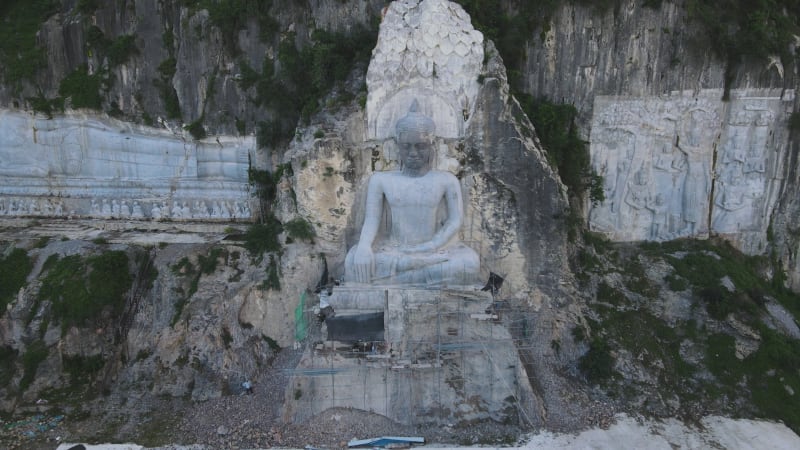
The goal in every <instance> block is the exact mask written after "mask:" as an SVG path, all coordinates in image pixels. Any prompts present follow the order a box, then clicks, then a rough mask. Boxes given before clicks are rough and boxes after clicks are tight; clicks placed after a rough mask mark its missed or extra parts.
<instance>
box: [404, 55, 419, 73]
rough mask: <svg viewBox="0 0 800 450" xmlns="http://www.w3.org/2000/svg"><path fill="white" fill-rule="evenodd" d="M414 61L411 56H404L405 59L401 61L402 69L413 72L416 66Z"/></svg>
mask: <svg viewBox="0 0 800 450" xmlns="http://www.w3.org/2000/svg"><path fill="white" fill-rule="evenodd" d="M415 59H416V58H414V57H413V56H411V55H406V58H405V59H404V60H403V68H404V69H405V70H406V71H408V72H411V71H412V70H414V66H415V65H416V63H415V61H414V60H415Z"/></svg>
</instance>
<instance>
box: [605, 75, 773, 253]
mask: <svg viewBox="0 0 800 450" xmlns="http://www.w3.org/2000/svg"><path fill="white" fill-rule="evenodd" d="M736 94H738V95H736ZM785 108H786V107H785V106H784V105H782V101H781V99H780V97H778V96H775V97H759V98H748V97H745V96H744V95H743V94H742V93H734V99H733V100H732V101H731V102H730V104H729V106H728V108H727V114H726V115H725V118H723V117H721V114H722V111H723V110H724V109H723V105H722V103H721V101H720V100H719V94H718V92H717V91H712V92H709V93H700V95H696V96H695V95H692V96H689V95H682V94H680V93H677V94H673V95H671V96H668V97H660V98H618V97H598V98H597V99H596V101H595V112H594V117H593V123H592V131H591V147H590V152H591V157H592V166H593V168H594V170H595V171H596V172H597V173H598V174H600V175H602V176H603V177H604V181H605V184H604V192H605V195H606V200H605V201H604V202H603V203H601V204H598V205H590V212H589V222H590V227H591V228H592V229H593V230H595V231H598V232H603V233H605V234H607V235H608V236H609V237H610V238H611V239H614V240H620V241H626V240H668V239H674V238H677V237H683V236H704V235H707V234H708V233H709V232H711V233H721V234H730V233H741V232H751V231H752V232H760V233H763V232H764V230H765V229H766V225H767V219H766V218H768V217H769V213H770V212H771V208H772V206H773V204H774V199H773V200H772V201H767V200H768V199H766V198H765V197H764V196H765V192H768V191H771V189H770V183H771V182H772V180H773V179H774V177H775V174H774V173H773V172H774V170H775V169H774V166H775V162H774V159H772V158H774V157H775V156H774V155H775V154H776V152H775V151H774V150H775V146H776V145H777V144H776V142H775V133H774V130H775V127H776V126H780V125H779V123H780V122H781V121H779V120H777V117H778V116H779V115H782V114H785ZM715 149H716V152H717V154H716V158H715V154H714V152H715ZM768 149H771V150H773V151H767V150H768ZM712 186H713V192H714V198H713V199H711V192H712ZM709 217H710V220H709Z"/></svg>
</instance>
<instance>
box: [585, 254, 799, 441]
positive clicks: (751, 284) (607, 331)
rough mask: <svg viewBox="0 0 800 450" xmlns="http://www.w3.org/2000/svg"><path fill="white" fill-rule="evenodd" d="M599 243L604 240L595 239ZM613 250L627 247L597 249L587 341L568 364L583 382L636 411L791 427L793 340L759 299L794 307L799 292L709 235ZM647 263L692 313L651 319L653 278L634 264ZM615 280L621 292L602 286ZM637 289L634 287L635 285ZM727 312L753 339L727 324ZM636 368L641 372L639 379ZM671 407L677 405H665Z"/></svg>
mask: <svg viewBox="0 0 800 450" xmlns="http://www.w3.org/2000/svg"><path fill="white" fill-rule="evenodd" d="M591 242H592V245H594V243H595V240H592V241H591ZM605 245H609V246H611V245H610V244H602V243H601V244H600V246H601V247H603V246H605ZM616 247H618V251H624V252H625V253H627V254H626V255H625V257H624V258H618V259H617V260H616V261H615V260H613V259H610V258H611V257H612V255H614V254H615V253H616V251H615V252H609V251H607V249H606V251H602V252H601V251H598V252H597V254H598V258H600V259H601V260H602V262H601V263H602V264H604V265H605V266H606V270H605V271H604V272H603V273H601V274H597V275H595V278H596V280H597V281H596V282H597V284H596V286H597V292H596V299H597V301H596V302H590V303H589V304H588V306H589V308H590V314H589V317H588V318H587V321H588V324H589V329H590V331H591V333H590V336H592V338H591V341H590V342H589V351H588V352H587V353H586V354H585V355H584V356H583V357H582V358H581V359H580V360H579V361H578V369H579V370H580V373H581V374H582V375H583V376H584V377H586V379H587V380H589V381H590V382H591V383H595V384H600V385H602V386H603V389H604V390H605V391H606V393H607V394H608V395H609V396H611V397H619V398H621V399H623V400H629V401H631V402H634V403H637V404H641V405H642V408H643V411H645V412H646V411H651V412H653V413H657V414H664V413H668V414H676V413H679V411H687V410H692V409H693V408H698V407H702V408H704V410H706V411H708V410H713V411H718V412H721V413H725V414H753V413H754V412H755V413H756V415H759V416H762V417H764V418H768V419H772V420H782V421H784V422H785V423H786V424H787V425H788V426H790V427H791V428H793V429H795V430H798V429H800V414H798V411H800V399H798V398H796V397H795V396H792V395H789V393H790V392H797V391H798V390H800V341H798V340H796V339H793V338H790V337H788V336H787V335H785V334H783V333H781V332H779V331H776V330H773V329H771V328H769V327H768V326H767V325H766V324H765V323H764V322H763V320H762V318H763V317H765V316H766V314H767V313H766V311H765V309H764V308H763V304H764V302H765V301H766V299H767V298H768V297H772V298H775V299H778V300H779V301H780V302H781V303H782V304H783V305H784V306H785V307H786V308H787V309H789V310H790V311H792V312H793V314H797V313H798V306H800V296H798V295H796V294H794V293H791V292H788V291H787V290H785V289H784V288H783V287H782V286H779V285H776V284H774V283H772V282H770V281H769V280H767V279H765V278H764V277H763V276H762V274H763V273H769V264H770V261H769V259H768V258H766V257H752V256H747V255H743V254H741V253H740V252H738V251H737V250H736V249H734V248H733V247H732V246H731V245H730V244H728V243H726V242H723V241H718V240H714V239H710V240H704V241H698V240H677V241H671V242H664V243H645V244H641V245H639V246H638V247H631V246H625V245H617V246H616ZM652 263H658V264H663V263H667V264H668V265H671V266H672V268H673V269H674V270H673V272H672V273H668V274H667V275H666V276H664V279H663V283H665V284H667V285H668V286H670V289H672V290H674V291H679V292H685V291H688V292H686V294H683V295H687V294H688V293H689V292H691V297H690V298H689V299H688V300H689V301H690V302H691V304H690V305H687V306H685V307H686V308H690V311H691V314H692V317H697V320H696V319H694V318H692V319H689V320H685V319H682V318H681V317H682V316H683V315H684V314H685V313H686V312H684V313H682V314H677V315H675V314H667V316H665V317H663V318H662V317H659V316H660V315H661V314H664V312H663V310H662V307H661V305H659V303H658V301H655V300H654V299H655V298H657V297H658V295H659V292H658V290H657V289H656V288H657V287H658V286H659V285H660V282H661V281H662V280H657V279H650V278H649V276H648V273H647V272H646V271H645V270H644V267H645V266H647V265H649V264H652ZM667 267H668V266H667ZM613 272H618V273H619V275H613ZM656 273H663V271H662V270H658V271H656ZM607 274H612V275H613V278H605V277H606V276H607ZM654 275H655V273H654V274H651V276H654ZM601 277H602V278H601ZM726 277H727V280H728V281H725V282H724V283H723V281H722V280H723V279H725V278H726ZM620 278H621V280H622V283H623V284H624V285H625V287H626V288H627V290H624V291H623V290H620V289H617V288H615V287H614V286H612V284H611V282H610V280H611V279H620ZM637 286H640V287H642V286H643V287H644V289H639V290H638V291H637V289H636V287H637ZM632 292H635V293H638V294H641V295H642V297H643V298H641V297H639V296H638V295H631V293H632ZM662 301H665V300H663V299H662ZM651 305H654V308H653V309H652V310H651V309H650V307H651ZM656 305H658V306H656ZM703 310H705V312H706V313H707V314H704V313H703ZM731 317H732V318H733V319H735V320H736V321H737V322H739V323H743V324H744V326H747V327H748V328H749V329H751V330H753V331H754V332H756V333H757V334H758V335H759V336H760V339H754V338H753V337H751V336H750V335H749V333H741V332H738V331H735V330H734V329H733V328H731V327H730V326H729V325H728V324H730V323H731ZM796 317H797V316H796ZM698 323H699V324H700V325H698ZM711 330H713V332H712V331H711ZM573 337H574V339H575V342H584V341H586V336H585V333H584V330H583V329H581V328H575V329H574V330H573ZM739 340H743V342H742V343H744V344H746V345H744V346H742V345H739V343H737V341H739ZM748 343H749V345H748ZM750 346H752V347H750ZM748 348H750V350H747V349H748ZM614 357H616V358H618V359H619V358H624V360H625V361H626V364H623V365H621V366H619V368H620V370H622V368H625V374H624V377H623V376H621V375H622V374H617V373H616V372H615V371H614V363H613V359H614ZM631 364H632V365H633V366H634V368H631V367H630V365H631ZM609 368H611V369H610V371H609V370H608V369H609ZM640 371H644V372H645V373H646V375H645V376H643V377H640V376H639V375H638V374H639V373H640ZM708 374H711V375H713V376H712V377H710V376H709V375H708ZM674 401H677V403H674ZM641 402H643V403H641ZM670 402H673V403H672V404H671V403H670ZM678 404H679V405H680V409H674V408H676V407H677V406H675V405H678Z"/></svg>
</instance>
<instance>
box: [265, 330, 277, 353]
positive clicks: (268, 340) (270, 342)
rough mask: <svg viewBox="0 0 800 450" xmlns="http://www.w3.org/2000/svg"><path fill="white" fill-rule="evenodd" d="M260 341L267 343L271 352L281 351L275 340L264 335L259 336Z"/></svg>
mask: <svg viewBox="0 0 800 450" xmlns="http://www.w3.org/2000/svg"><path fill="white" fill-rule="evenodd" d="M261 339H264V342H266V343H267V345H268V346H269V349H270V350H272V351H273V352H279V351H280V350H281V346H280V345H278V341H276V340H275V339H272V338H271V337H269V336H267V335H265V334H262V335H261Z"/></svg>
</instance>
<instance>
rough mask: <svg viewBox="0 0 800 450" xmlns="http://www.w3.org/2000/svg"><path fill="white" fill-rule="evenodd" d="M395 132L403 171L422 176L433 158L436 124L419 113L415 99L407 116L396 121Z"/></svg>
mask: <svg viewBox="0 0 800 450" xmlns="http://www.w3.org/2000/svg"><path fill="white" fill-rule="evenodd" d="M396 130H397V145H398V146H399V147H400V162H401V163H402V166H403V171H404V172H408V173H410V174H414V173H419V174H422V175H424V174H425V173H426V172H427V171H428V170H429V169H430V164H431V160H432V157H433V139H434V137H435V134H434V133H435V132H436V124H434V122H433V120H432V119H431V118H430V117H428V116H426V115H424V114H422V113H420V112H419V103H417V100H416V99H415V100H414V102H413V103H412V104H411V108H410V109H409V111H408V114H406V116H405V117H403V118H402V119H400V120H398V121H397V128H396Z"/></svg>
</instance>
